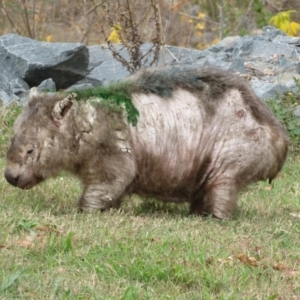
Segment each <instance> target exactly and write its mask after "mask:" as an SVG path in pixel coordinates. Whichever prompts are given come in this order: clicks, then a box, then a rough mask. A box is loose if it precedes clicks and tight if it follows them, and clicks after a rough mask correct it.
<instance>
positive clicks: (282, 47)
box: [232, 36, 299, 60]
mask: <svg viewBox="0 0 300 300" xmlns="http://www.w3.org/2000/svg"><path fill="white" fill-rule="evenodd" d="M280 55H283V56H285V57H287V58H291V59H294V60H297V59H298V58H299V54H298V53H297V49H296V47H295V46H293V45H289V44H282V43H273V42H269V41H268V39H267V38H264V37H260V39H258V38H253V37H251V36H245V37H242V38H241V39H240V40H238V41H237V42H236V44H235V47H234V49H233V52H232V56H233V57H249V56H251V57H254V58H256V59H257V58H258V57H262V58H266V57H270V56H280Z"/></svg>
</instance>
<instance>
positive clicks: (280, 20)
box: [269, 10, 300, 36]
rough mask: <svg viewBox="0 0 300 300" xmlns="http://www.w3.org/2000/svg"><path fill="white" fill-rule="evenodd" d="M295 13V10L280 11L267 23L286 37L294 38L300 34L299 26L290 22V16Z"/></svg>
mask: <svg viewBox="0 0 300 300" xmlns="http://www.w3.org/2000/svg"><path fill="white" fill-rule="evenodd" d="M295 12H296V11H295V10H288V11H282V12H280V13H278V14H276V15H275V16H273V17H272V18H271V19H270V21H269V23H270V24H271V25H274V26H275V27H277V28H279V29H280V30H282V31H284V32H285V33H286V34H288V35H291V36H296V35H297V34H298V33H299V32H300V24H299V23H297V22H293V21H292V20H291V14H293V13H295Z"/></svg>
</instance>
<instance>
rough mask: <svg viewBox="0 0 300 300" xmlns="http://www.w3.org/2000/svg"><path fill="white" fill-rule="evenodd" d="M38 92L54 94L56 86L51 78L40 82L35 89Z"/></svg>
mask: <svg viewBox="0 0 300 300" xmlns="http://www.w3.org/2000/svg"><path fill="white" fill-rule="evenodd" d="M37 89H38V91H40V92H56V84H55V82H54V81H53V79H52V78H48V79H46V80H44V81H42V82H41V83H40V84H39V86H38V87H37Z"/></svg>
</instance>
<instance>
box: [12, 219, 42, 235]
mask: <svg viewBox="0 0 300 300" xmlns="http://www.w3.org/2000/svg"><path fill="white" fill-rule="evenodd" d="M36 225H37V224H36V223H35V222H34V221H31V220H24V219H22V220H20V221H19V222H18V224H17V225H16V227H15V230H14V231H15V232H19V231H21V230H26V231H29V232H31V231H32V229H33V228H34V227H36Z"/></svg>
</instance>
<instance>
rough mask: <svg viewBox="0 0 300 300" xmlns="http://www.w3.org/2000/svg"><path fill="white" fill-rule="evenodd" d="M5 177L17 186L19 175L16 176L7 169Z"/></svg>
mask: <svg viewBox="0 0 300 300" xmlns="http://www.w3.org/2000/svg"><path fill="white" fill-rule="evenodd" d="M4 176H5V179H6V180H7V181H8V182H9V183H10V184H12V185H14V186H16V185H17V182H18V179H19V176H15V175H14V174H12V172H11V171H10V170H9V169H5V172H4Z"/></svg>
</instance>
